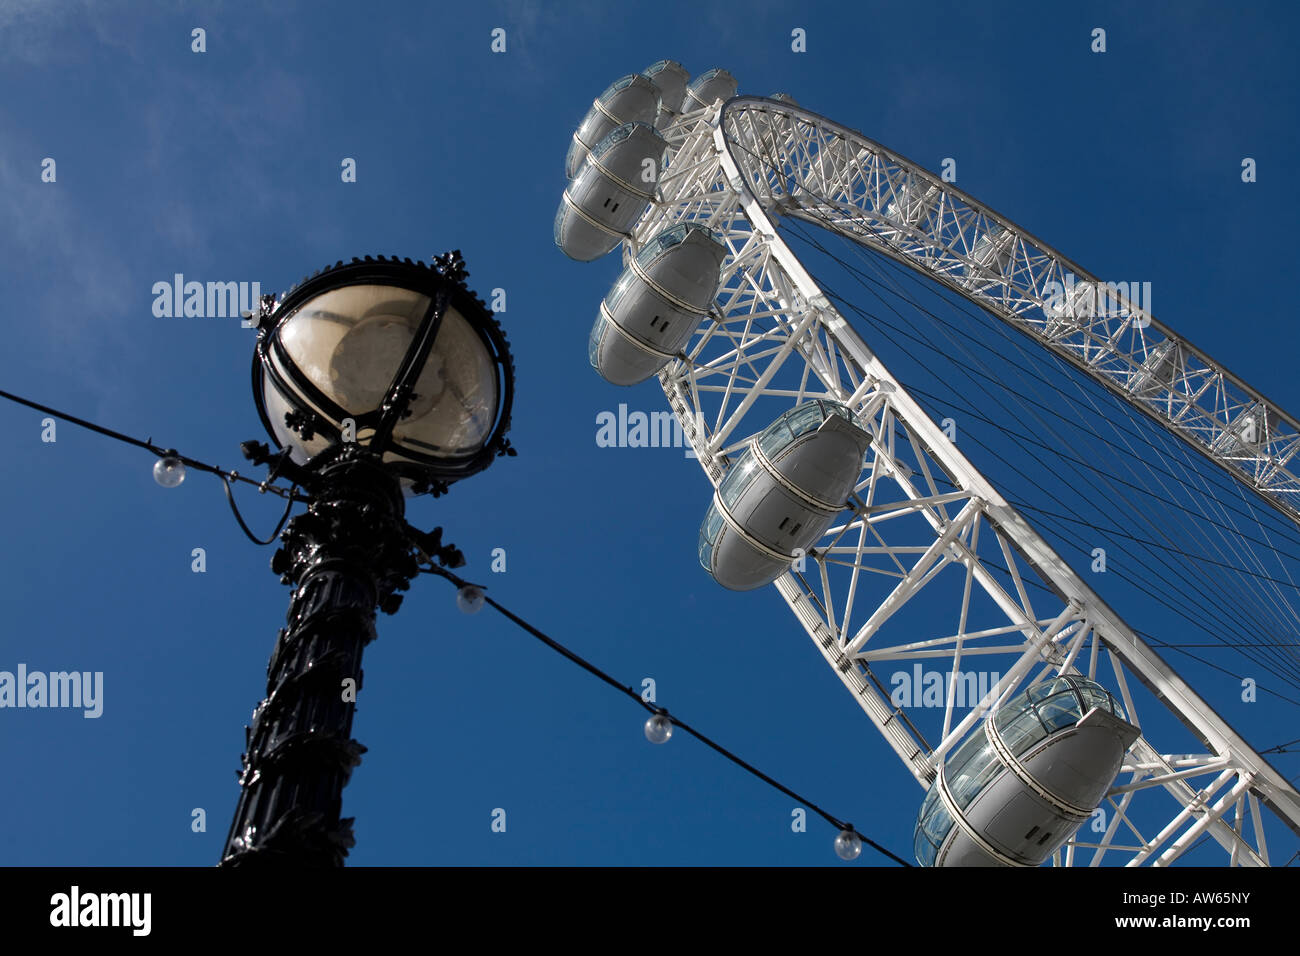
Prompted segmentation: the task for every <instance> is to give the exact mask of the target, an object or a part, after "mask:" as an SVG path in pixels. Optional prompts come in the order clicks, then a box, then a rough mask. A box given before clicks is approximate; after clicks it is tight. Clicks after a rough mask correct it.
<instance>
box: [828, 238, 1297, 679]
mask: <svg viewBox="0 0 1300 956" xmlns="http://www.w3.org/2000/svg"><path fill="white" fill-rule="evenodd" d="M803 238H805V241H807V242H808V243H809V244H811V245H813V246H814V247H816V248H818V249H820V250H821V251H822V252H824V253H825V254H826V255H828V256H830V257H831V258H833V259H835V260H836V261H837V262H839V263H840V264H841V265H843V266H844V267H845V268H847V269H849V270H850V271H854V270H852V268H851V266H849V265H848V264H847V263H844V262H843V260H842V259H840V258H839V257H838V256H836V255H835V254H834V253H833V252H830V251H829V250H827V249H826V248H825V247H824V246H822V245H821V244H820V243H819V242H817V240H815V239H813V238H811V237H807V236H804V237H803ZM846 241H847V240H846ZM855 249H856V246H855ZM858 251H859V252H860V250H858ZM864 285H865V284H864ZM827 291H828V292H829V291H830V290H827ZM868 291H873V290H870V289H868ZM873 294H875V293H874V292H873ZM836 298H840V297H839V296H836ZM877 298H880V296H879V295H877ZM842 301H844V302H845V304H846V305H847V306H848V307H849V308H851V309H853V310H854V311H859V312H861V311H862V310H860V309H858V308H857V307H856V306H853V305H852V303H848V302H847V300H842ZM881 301H882V302H883V299H882V300H881ZM884 304H885V305H886V306H887V307H889V308H890V309H891V311H895V312H896V313H897V310H895V309H893V307H892V306H889V304H888V303H884ZM915 305H916V308H917V309H918V310H920V311H923V312H928V310H925V309H923V308H922V307H921V306H920V305H919V303H915ZM862 314H864V316H866V317H869V318H874V319H876V320H877V321H880V322H884V321H885V320H883V319H882V318H881V317H879V316H874V315H871V314H870V313H862ZM929 314H931V315H932V314H933V313H929ZM899 318H900V319H901V318H902V316H901V315H899ZM887 324H888V323H887ZM891 327H893V328H895V329H896V327H894V326H892V325H891ZM896 330H897V329H896ZM898 331H900V332H901V330H898ZM902 334H905V335H908V333H905V332H904V333H902ZM908 337H909V338H911V339H912V340H913V341H917V342H918V343H919V344H922V345H923V346H925V347H927V348H931V349H933V350H935V351H936V352H938V349H937V347H936V346H934V345H933V344H932V343H928V342H924V341H923V340H920V339H918V338H917V337H916V336H912V335H908ZM950 338H951V337H950ZM891 341H893V342H894V344H895V345H896V346H897V345H898V343H897V342H896V341H895V340H893V339H892V338H891ZM953 344H954V345H955V346H956V347H957V348H959V349H962V350H963V351H965V350H964V349H963V347H962V344H961V343H960V342H958V341H954V342H953ZM967 355H968V357H970V359H971V360H972V361H973V362H975V363H977V364H979V365H980V366H983V363H981V362H979V360H978V359H976V358H975V357H974V356H970V355H969V352H967ZM958 368H959V369H960V370H961V371H962V373H963V374H964V375H966V377H967V378H969V379H970V380H971V381H972V382H973V383H975V384H976V386H977V387H979V388H980V389H981V391H983V392H984V393H985V394H986V395H987V396H988V397H989V398H990V399H992V400H993V401H995V402H997V404H999V405H1000V406H1001V407H1002V408H1003V409H1004V410H1006V411H1008V412H1009V411H1010V409H1008V408H1007V407H1006V405H1005V404H1003V403H1002V402H1000V401H999V400H998V399H997V398H996V396H994V395H992V394H991V393H990V392H989V391H988V389H987V388H986V387H984V385H983V383H982V382H981V381H980V380H979V379H977V378H976V377H975V376H974V375H973V374H972V373H971V371H970V370H969V369H967V368H965V367H964V366H962V365H961V364H960V363H958ZM985 372H986V373H988V374H989V376H990V377H992V375H991V372H990V371H989V370H988V369H987V368H985ZM1004 387H1005V386H1004ZM1015 398H1016V400H1017V402H1018V403H1019V404H1020V405H1021V406H1022V408H1025V410H1026V411H1030V410H1029V409H1028V408H1027V407H1025V405H1024V402H1023V400H1022V398H1021V396H1019V395H1016V396H1015ZM1049 411H1050V409H1049ZM1030 414H1033V413H1032V412H1030ZM1034 417H1035V418H1039V416H1037V415H1035V416H1034ZM1039 422H1040V424H1042V425H1043V427H1044V428H1045V429H1046V430H1047V431H1048V432H1049V433H1050V434H1052V436H1053V437H1054V438H1056V439H1057V441H1060V442H1062V444H1064V443H1065V442H1064V439H1062V438H1061V436H1059V435H1058V434H1056V433H1055V431H1054V430H1053V429H1051V427H1050V426H1049V425H1047V423H1046V422H1043V421H1042V419H1041V418H1039ZM1094 434H1095V429H1094ZM1098 437H1100V436H1098ZM1037 444H1040V445H1041V447H1043V448H1045V449H1046V450H1048V451H1051V452H1052V453H1053V454H1057V455H1058V457H1061V458H1062V459H1063V460H1067V461H1068V460H1069V459H1068V456H1064V455H1062V454H1061V453H1059V452H1057V451H1056V449H1054V448H1052V447H1051V446H1048V445H1044V444H1042V443H1037ZM1022 450H1023V445H1022ZM1092 470H1097V471H1099V470H1098V469H1095V468H1093V469H1092ZM1076 472H1077V469H1076ZM1022 474H1023V473H1022ZM1099 474H1101V476H1102V477H1103V479H1104V480H1105V481H1106V483H1107V484H1108V485H1110V489H1111V491H1112V492H1113V493H1115V494H1116V495H1118V497H1120V498H1121V499H1122V500H1123V501H1124V502H1125V503H1126V504H1127V505H1129V507H1130V508H1131V509H1133V510H1134V511H1136V509H1135V508H1134V506H1133V504H1132V502H1131V501H1129V499H1128V498H1127V497H1126V496H1125V495H1124V494H1123V493H1122V492H1119V491H1118V489H1116V488H1115V487H1114V483H1113V476H1110V475H1109V474H1107V473H1105V472H1102V471H1099ZM1120 481H1121V482H1122V483H1124V484H1126V485H1128V484H1129V483H1128V482H1124V481H1123V479H1120ZM1093 487H1094V490H1097V491H1100V489H1099V488H1097V487H1096V485H1095V484H1094V485H1093ZM1134 487H1137V488H1138V489H1139V490H1141V491H1143V492H1144V493H1147V494H1149V493H1150V492H1149V491H1147V489H1144V488H1141V486H1134ZM1090 503H1092V504H1094V505H1095V502H1090ZM1184 510H1188V509H1186V508H1184ZM1140 517H1141V519H1142V520H1143V521H1145V522H1146V523H1147V524H1148V525H1149V526H1151V528H1152V529H1153V530H1154V531H1156V533H1157V534H1161V535H1162V536H1163V537H1165V538H1166V539H1167V540H1170V541H1171V544H1172V539H1170V538H1169V536H1168V535H1167V534H1165V533H1164V532H1163V531H1162V530H1161V529H1160V528H1159V527H1158V526H1157V525H1156V524H1155V523H1154V522H1153V521H1152V520H1151V519H1150V518H1149V517H1148V516H1147V515H1145V514H1140ZM1202 517H1204V512H1203V511H1202ZM1220 553H1222V552H1220ZM1166 566H1167V565H1166ZM1171 570H1173V569H1172V568H1171ZM1206 580H1207V583H1208V585H1209V586H1210V587H1211V588H1217V589H1218V590H1220V591H1221V592H1223V593H1224V596H1225V597H1226V598H1228V599H1229V600H1230V599H1231V596H1230V595H1229V594H1227V593H1226V591H1224V588H1223V585H1222V583H1221V582H1219V581H1218V580H1217V579H1215V578H1207V579H1206ZM1249 593H1250V596H1251V598H1252V599H1254V601H1255V607H1254V609H1253V613H1254V615H1255V616H1256V617H1257V618H1258V619H1257V621H1256V623H1257V624H1259V625H1261V626H1262V625H1263V621H1262V616H1267V612H1266V611H1265V609H1264V608H1263V606H1262V603H1261V601H1260V597H1259V595H1258V593H1257V592H1254V591H1250V592H1249ZM1286 665H1287V666H1290V662H1289V661H1288V662H1286Z"/></svg>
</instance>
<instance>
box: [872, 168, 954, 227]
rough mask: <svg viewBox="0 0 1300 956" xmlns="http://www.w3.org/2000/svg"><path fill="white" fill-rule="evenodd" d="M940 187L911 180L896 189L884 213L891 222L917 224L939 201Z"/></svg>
mask: <svg viewBox="0 0 1300 956" xmlns="http://www.w3.org/2000/svg"><path fill="white" fill-rule="evenodd" d="M940 191H941V190H940V189H939V187H938V186H936V185H934V184H933V183H927V182H924V181H923V180H911V179H909V180H908V181H907V183H905V184H904V185H903V188H902V189H900V190H898V194H897V197H896V198H894V199H891V200H890V201H889V203H888V204H887V205H886V206H885V215H886V216H888V217H889V219H890V221H891V222H895V223H899V224H901V225H904V226H913V227H915V226H919V225H920V224H921V223H922V222H924V221H925V219H926V217H927V216H929V215H930V213H931V211H932V210H933V209H934V207H935V206H936V205H938V203H939V193H940Z"/></svg>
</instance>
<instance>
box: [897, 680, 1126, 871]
mask: <svg viewBox="0 0 1300 956" xmlns="http://www.w3.org/2000/svg"><path fill="white" fill-rule="evenodd" d="M1138 734H1139V731H1138V729H1137V727H1135V726H1133V725H1132V724H1130V723H1128V722H1127V721H1126V720H1125V719H1124V711H1123V708H1121V707H1120V705H1119V703H1118V702H1117V701H1116V700H1115V698H1114V697H1112V696H1111V695H1110V694H1109V693H1108V692H1107V691H1106V689H1105V688H1104V687H1102V686H1101V685H1100V684H1097V683H1095V682H1094V681H1091V680H1088V679H1087V678H1084V677H1081V676H1078V675H1065V676H1062V677H1056V678H1053V679H1051V680H1048V681H1045V682H1043V683H1040V684H1035V685H1034V686H1032V687H1030V688H1029V689H1028V690H1026V691H1025V692H1024V693H1022V694H1020V695H1019V696H1017V697H1014V698H1012V700H1011V701H1009V702H1008V703H1007V704H1006V705H1004V706H1003V707H1002V708H1000V709H999V710H998V712H997V713H996V714H995V715H994V716H993V717H992V719H989V720H985V721H983V722H982V724H981V729H978V730H976V731H975V732H974V733H973V734H972V735H971V737H970V738H969V739H968V740H967V741H966V742H965V743H964V744H962V746H960V747H958V748H957V750H956V752H954V753H953V754H952V756H951V757H949V758H948V760H947V762H946V763H945V764H944V765H943V767H942V768H941V770H940V773H939V775H938V777H937V778H936V779H935V782H934V784H933V785H932V786H931V788H930V792H929V793H928V794H927V795H926V798H925V801H924V802H923V803H922V804H921V812H920V814H919V815H918V817H917V821H916V830H915V832H914V836H913V848H914V850H915V852H916V859H917V862H919V863H920V864H921V865H922V866H1038V865H1039V864H1040V863H1042V862H1043V861H1045V860H1046V859H1047V858H1048V857H1049V856H1051V854H1052V853H1053V852H1054V851H1055V850H1056V849H1057V848H1058V847H1060V846H1061V845H1062V844H1063V843H1064V842H1065V841H1066V840H1068V839H1069V838H1070V836H1071V834H1073V833H1074V831H1075V830H1077V829H1078V827H1079V825H1080V823H1082V822H1083V821H1084V820H1086V819H1088V817H1089V816H1090V815H1091V813H1092V811H1093V810H1094V809H1096V808H1097V806H1098V805H1100V803H1101V801H1102V798H1103V797H1104V796H1105V795H1106V791H1107V790H1108V789H1109V788H1110V785H1111V784H1112V783H1113V782H1114V780H1115V777H1116V775H1117V774H1118V773H1119V769H1120V767H1121V766H1122V764H1123V761H1124V754H1125V752H1126V751H1127V750H1128V748H1129V746H1130V745H1131V744H1132V743H1133V741H1134V740H1136V739H1137V737H1138ZM1028 781H1033V782H1032V784H1030V783H1029V782H1028ZM957 818H960V821H958V819H957Z"/></svg>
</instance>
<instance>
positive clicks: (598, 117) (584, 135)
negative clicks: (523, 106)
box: [564, 73, 659, 179]
mask: <svg viewBox="0 0 1300 956" xmlns="http://www.w3.org/2000/svg"><path fill="white" fill-rule="evenodd" d="M658 114H659V87H657V86H656V85H655V84H654V82H653V81H652V80H651V79H650V78H649V77H647V76H644V75H642V74H640V73H629V74H628V75H627V76H625V77H622V78H621V79H618V80H615V81H614V82H613V83H611V84H610V85H609V88H608V89H606V90H605V92H604V93H601V94H600V96H598V97H597V98H596V100H595V102H593V103H592V104H591V109H589V110H588V111H587V115H586V116H584V117H583V119H582V122H581V123H580V124H579V125H578V128H577V129H576V130H575V131H574V133H573V141H572V142H571V143H570V144H569V155H568V156H567V157H566V158H565V162H564V174H565V175H566V176H567V177H568V178H569V179H572V178H573V177H574V176H576V175H577V174H578V170H579V169H580V168H581V166H582V161H583V160H584V159H586V158H587V154H588V153H589V152H591V150H592V149H594V148H595V146H596V144H597V143H599V142H600V141H601V140H602V139H604V138H605V137H606V136H608V135H609V134H610V132H611V131H612V130H614V129H615V128H616V127H619V126H622V125H623V124H624V123H645V124H646V125H648V126H649V125H654V122H655V118H656V117H657V116H658Z"/></svg>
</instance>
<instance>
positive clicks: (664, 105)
mask: <svg viewBox="0 0 1300 956" xmlns="http://www.w3.org/2000/svg"><path fill="white" fill-rule="evenodd" d="M643 75H644V76H645V77H647V78H648V79H649V80H650V81H651V82H652V83H654V85H655V87H656V88H658V90H659V115H658V116H656V117H655V129H663V128H664V127H666V126H667V125H668V124H669V123H671V122H672V121H673V120H674V119H676V118H677V114H678V113H680V112H681V111H682V100H683V99H685V98H686V84H687V83H689V82H690V81H691V75H690V74H689V73H687V72H686V69H685V67H683V66H682V65H681V64H680V63H678V62H677V61H676V60H660V61H659V62H658V63H655V64H652V65H651V66H648V67H646V68H645V70H644V72H643Z"/></svg>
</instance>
